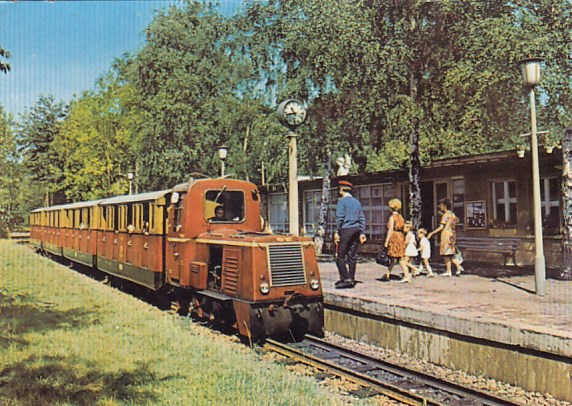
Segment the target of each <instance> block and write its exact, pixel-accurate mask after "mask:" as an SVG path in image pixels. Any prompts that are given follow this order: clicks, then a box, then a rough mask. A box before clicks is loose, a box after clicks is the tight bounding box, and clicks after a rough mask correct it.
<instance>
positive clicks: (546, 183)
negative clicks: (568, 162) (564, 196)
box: [540, 176, 560, 216]
mask: <svg viewBox="0 0 572 406" xmlns="http://www.w3.org/2000/svg"><path fill="white" fill-rule="evenodd" d="M553 179H558V177H556V176H547V177H545V178H541V179H540V182H541V183H542V185H543V188H544V190H543V192H544V193H542V194H541V196H540V201H541V207H542V214H543V215H544V216H548V215H550V212H551V211H552V210H551V209H552V208H553V207H556V208H557V209H558V211H560V198H559V199H558V200H550V181H551V180H553Z"/></svg>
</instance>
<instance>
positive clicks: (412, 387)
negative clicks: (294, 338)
mask: <svg viewBox="0 0 572 406" xmlns="http://www.w3.org/2000/svg"><path fill="white" fill-rule="evenodd" d="M265 348H267V349H269V350H271V351H274V352H277V353H279V354H282V355H283V356H286V357H288V358H291V359H293V360H295V361H298V362H301V363H304V364H307V365H310V366H313V367H316V368H318V369H320V370H323V371H326V372H329V373H331V374H333V375H336V376H339V377H342V378H344V379H347V380H349V381H352V382H354V383H356V384H358V385H360V386H361V387H362V390H361V391H360V393H361V394H362V395H364V394H365V395H370V396H371V395H376V394H382V395H385V396H387V397H389V398H391V399H394V400H397V401H399V402H402V403H404V404H407V405H428V406H429V405H447V406H480V405H486V406H500V405H511V406H514V405H519V406H521V404H520V403H515V402H512V401H509V400H506V399H502V398H498V397H496V396H494V395H492V394H489V393H486V392H481V391H478V390H475V389H472V388H468V387H464V386H461V385H459V384H456V383H453V382H450V381H443V380H440V379H438V378H435V377H433V376H430V375H426V374H424V373H421V372H417V371H413V370H409V369H406V368H403V367H401V366H399V365H394V364H390V363H388V362H386V361H381V360H377V359H374V358H372V357H369V356H367V355H364V354H360V353H358V352H355V351H352V350H348V349H346V348H342V347H339V346H336V345H333V344H331V343H328V342H326V341H324V340H322V339H319V338H317V337H312V336H307V337H306V339H305V340H304V341H302V342H298V343H286V344H285V343H282V342H279V341H275V340H270V339H269V340H267V341H266V344H265Z"/></svg>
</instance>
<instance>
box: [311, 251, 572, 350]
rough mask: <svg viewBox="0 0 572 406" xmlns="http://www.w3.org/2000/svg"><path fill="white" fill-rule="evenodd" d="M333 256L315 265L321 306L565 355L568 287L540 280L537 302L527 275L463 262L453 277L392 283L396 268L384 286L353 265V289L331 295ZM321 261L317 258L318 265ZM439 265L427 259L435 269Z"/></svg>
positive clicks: (369, 264)
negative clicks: (541, 286)
mask: <svg viewBox="0 0 572 406" xmlns="http://www.w3.org/2000/svg"><path fill="white" fill-rule="evenodd" d="M332 259H333V258H329V260H328V259H326V262H320V264H319V265H320V273H321V277H322V284H323V291H324V301H325V303H326V305H330V306H336V307H341V308H344V309H348V310H349V311H352V312H356V313H365V314H368V315H372V316H374V317H381V318H385V319H393V320H396V321H399V322H406V323H411V324H415V325H419V326H424V327H429V328H432V329H436V330H442V331H445V332H448V333H454V334H460V335H463V336H467V337H475V338H479V339H485V340H490V341H491V342H496V343H499V344H503V345H508V346H517V347H522V348H526V349H528V350H533V351H541V352H545V353H548V354H553V355H556V356H562V357H572V282H571V281H559V280H555V279H551V278H548V279H547V283H546V292H547V293H546V295H545V296H537V295H536V294H535V293H534V292H535V284H534V283H535V282H534V274H533V271H532V270H530V269H528V270H526V269H522V268H516V267H512V268H501V267H498V269H491V268H493V267H494V266H491V265H489V266H488V268H487V267H486V266H485V267H483V266H482V265H477V264H475V265H471V264H470V263H465V264H464V266H465V269H466V272H465V273H463V274H462V275H461V276H459V277H455V276H453V277H442V276H439V275H438V273H441V272H443V269H442V267H441V269H439V268H437V271H436V275H435V277H433V278H428V277H427V276H424V275H421V276H417V277H416V278H414V279H413V281H412V282H411V283H400V282H399V274H400V273H401V270H400V268H399V266H396V267H394V268H393V274H392V278H391V280H390V281H389V282H383V281H381V279H380V278H381V276H382V275H383V274H384V272H385V270H384V269H385V268H383V267H382V266H380V265H378V264H376V263H375V262H374V261H373V260H370V259H360V262H359V263H358V267H357V273H356V280H357V281H358V283H357V285H356V286H355V287H354V288H353V289H335V288H334V283H335V282H336V281H337V280H338V279H339V278H338V272H337V268H336V265H335V263H334V262H333V260H332ZM322 260H323V259H322ZM439 262H440V261H439V259H435V260H433V261H432V263H434V264H439Z"/></svg>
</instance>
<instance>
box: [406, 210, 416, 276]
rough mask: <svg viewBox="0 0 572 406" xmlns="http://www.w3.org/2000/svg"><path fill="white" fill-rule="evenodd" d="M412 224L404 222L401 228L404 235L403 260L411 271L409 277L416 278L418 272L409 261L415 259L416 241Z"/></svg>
mask: <svg viewBox="0 0 572 406" xmlns="http://www.w3.org/2000/svg"><path fill="white" fill-rule="evenodd" d="M412 229H413V223H412V222H411V221H406V222H405V225H404V226H403V233H404V234H405V257H404V258H403V260H404V262H405V265H406V266H407V267H408V268H409V269H411V275H412V276H417V275H418V274H419V270H418V268H417V267H415V265H413V263H412V262H411V260H412V259H413V258H415V257H417V254H418V251H417V241H416V240H415V234H414V233H413V231H412Z"/></svg>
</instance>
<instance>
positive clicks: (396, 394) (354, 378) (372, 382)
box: [264, 339, 445, 406]
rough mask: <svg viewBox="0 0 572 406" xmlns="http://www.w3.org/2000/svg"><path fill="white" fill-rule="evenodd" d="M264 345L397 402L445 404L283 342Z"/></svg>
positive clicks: (417, 404)
mask: <svg viewBox="0 0 572 406" xmlns="http://www.w3.org/2000/svg"><path fill="white" fill-rule="evenodd" d="M264 346H265V348H268V349H270V350H272V351H274V352H276V353H279V354H282V355H284V356H286V357H288V358H291V359H294V360H296V361H298V362H301V363H303V364H306V365H310V366H313V367H315V368H318V369H320V370H323V371H328V372H332V373H333V374H334V375H336V376H338V377H340V378H344V379H347V380H348V381H350V382H353V383H356V384H358V385H360V386H363V387H366V388H367V387H370V388H372V389H373V390H375V391H377V392H379V393H380V394H382V395H385V396H387V397H389V398H391V399H394V400H397V401H399V402H402V403H405V404H406V405H411V406H419V405H427V406H433V405H434V406H445V404H443V403H439V402H435V401H433V400H431V399H426V398H424V397H422V396H419V395H417V394H415V393H412V392H409V391H407V390H404V389H401V388H398V387H396V386H393V385H391V384H387V383H384V382H381V381H379V380H376V379H374V378H371V377H369V376H367V375H365V374H362V373H360V372H357V371H353V370H351V369H348V368H344V367H342V366H340V365H337V364H336V363H334V362H331V361H328V360H324V359H321V358H318V357H315V356H313V355H310V354H307V353H305V352H303V351H299V350H298V349H296V348H293V347H291V346H289V345H287V344H283V343H280V342H278V341H275V340H272V339H269V340H266V343H265V345H264Z"/></svg>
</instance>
